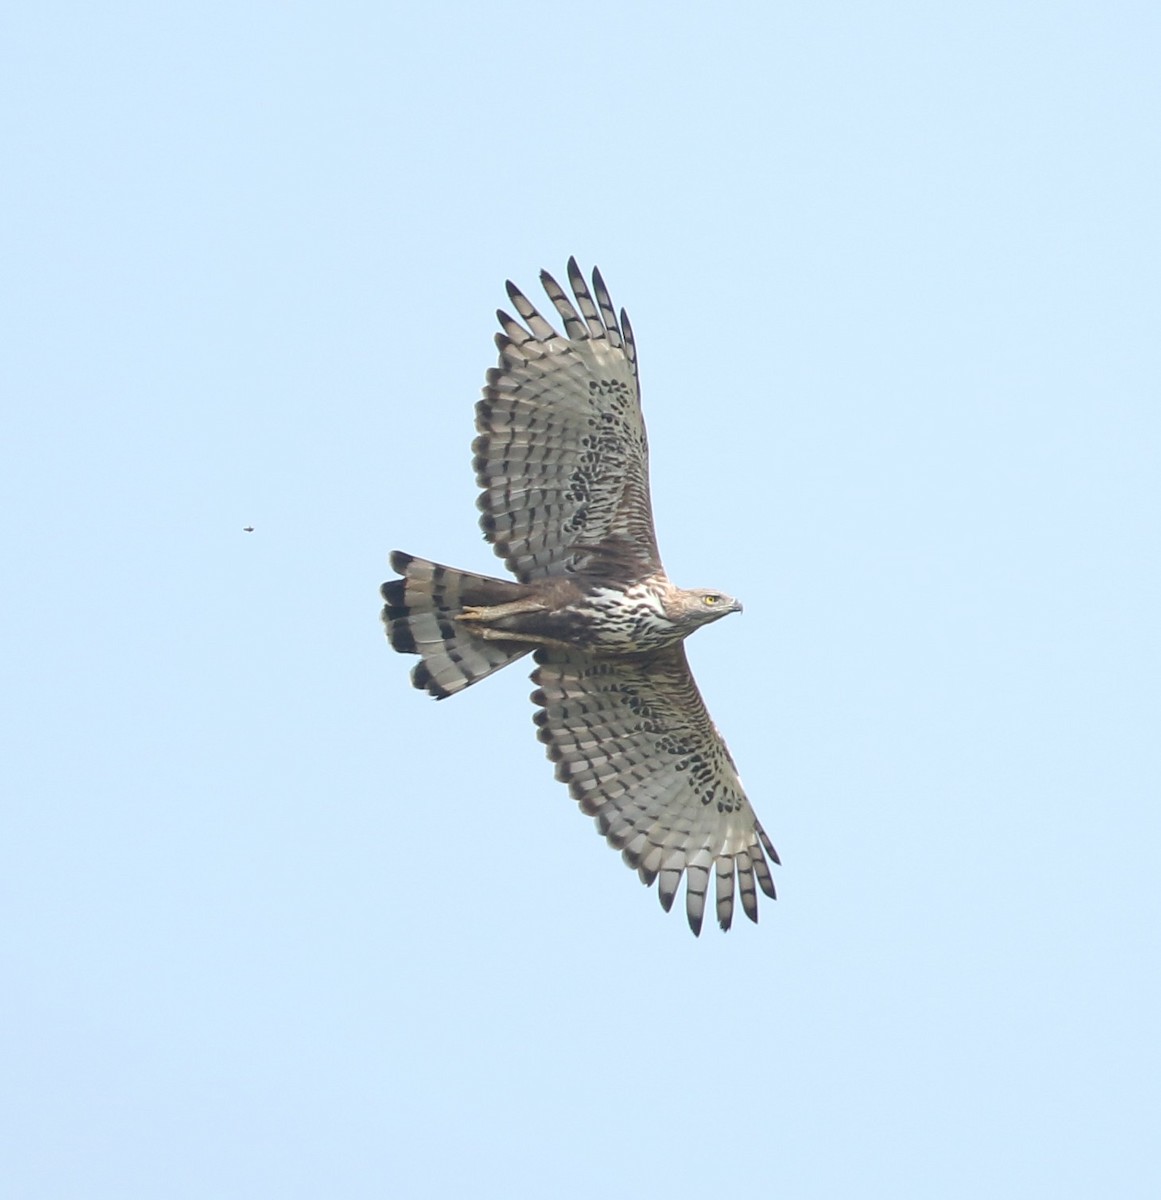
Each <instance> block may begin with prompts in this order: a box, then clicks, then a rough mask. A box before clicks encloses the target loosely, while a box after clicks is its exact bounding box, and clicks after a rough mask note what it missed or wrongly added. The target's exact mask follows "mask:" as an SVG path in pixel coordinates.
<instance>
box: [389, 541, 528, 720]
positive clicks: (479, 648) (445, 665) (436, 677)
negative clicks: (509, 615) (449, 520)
mask: <svg viewBox="0 0 1161 1200" xmlns="http://www.w3.org/2000/svg"><path fill="white" fill-rule="evenodd" d="M391 569H392V570H394V571H398V572H399V574H400V575H401V576H402V577H403V578H402V579H391V580H388V582H387V583H385V584H384V585H383V599H384V600H386V601H387V605H386V607H385V608H384V609H383V623H384V624H385V625H386V626H387V638H388V640H389V641H390V643H391V645H392V647H393V648H394V649H396V650H398V651H399V653H400V654H418V655H420V656H421V661H420V662H419V663H418V664H417V665H416V666H415V667H414V668H413V669H412V672H411V682H412V683H413V684H414V685H415V686H416V687H417V688H420V689H422V690H424V691H427V692H429V693H430V694H431V695H433V696H434V697H435V698H436V699H437V700H443V699H444V698H445V697H447V696H451V695H454V694H455V693H456V692H460V691H463V689H464V688H466V687H469V686H470V685H471V684H473V683H475V682H476V680H478V679H483V678H484V677H485V676H488V675H491V674H492V672H493V671H498V670H499V669H500V668H501V667H506V666H507V665H508V664H509V663H510V662H515V661H516V659H518V658H521V657H523V656H524V655H525V654H527V653H528V652H529V650H531V649H532V647H531V646H529V645H527V644H523V645H522V644H520V643H518V642H497V641H492V640H490V639H485V638H481V637H476V636H475V635H473V634H471V633H469V632H468V631H467V629H465V628H464V627H463V626H462V625H459V624H457V622H456V620H455V617H456V615H457V614H458V613H459V612H460V610H461V609H462V608H463V607H464V605H466V604H485V605H488V604H503V603H506V602H507V601H510V600H516V599H519V598H520V596H522V595H523V594H524V591H525V588H524V586H523V585H522V584H519V583H512V582H509V581H508V580H506V579H492V578H491V577H489V576H487V575H474V574H472V573H471V572H470V571H459V570H457V569H456V568H455V567H443V566H440V565H439V563H433V562H428V561H427V559H424V558H414V557H413V556H412V555H410V554H404V553H403V552H402V551H399V550H396V551H394V552H393V553H392V555H391Z"/></svg>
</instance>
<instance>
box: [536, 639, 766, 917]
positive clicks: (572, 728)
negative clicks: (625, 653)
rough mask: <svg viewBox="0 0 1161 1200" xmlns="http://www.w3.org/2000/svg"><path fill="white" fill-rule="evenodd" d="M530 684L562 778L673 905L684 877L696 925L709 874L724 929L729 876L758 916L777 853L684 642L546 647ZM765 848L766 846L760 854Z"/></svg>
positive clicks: (729, 908) (729, 907)
mask: <svg viewBox="0 0 1161 1200" xmlns="http://www.w3.org/2000/svg"><path fill="white" fill-rule="evenodd" d="M535 657H536V661H537V663H538V664H539V666H538V667H537V669H536V670H535V671H534V672H533V675H532V681H533V683H535V684H536V685H537V690H536V691H535V692H533V694H532V702H533V704H536V705H538V706H539V709H540V711H539V712H537V714H536V718H535V720H536V723H537V725H539V726H540V732H539V734H538V736H539V738H540V740H541V741H542V742H544V743H545V745H546V746H547V747H548V756H549V758H551V759H552V760H553V761H554V762H555V763H556V775H557V778H558V779H560V780H561V781H563V782H564V783H567V784H568V787H569V791H570V792H571V793H572V795H573V797H574V798H575V799H576V800H577V801H579V803H580V806H581V808H582V809H583V810H584V811H585V812H586V813H589V814H590V815H591V816H593V817H594V818H595V819H596V823H597V828H598V829H599V830H600V832H601V833H602V834H604V836H605V837H606V838H607V840H608V842H609V845H611V846H612V847H614V849H617V850H620V851H621V854H622V857H623V858H624V859H625V862H626V863H627V864H628V865H629V866H630V867H633V868H635V869H636V871H637V873H638V874H639V875H640V877H641V880H642V882H643V883H645V884H646V885H648V884H651V883H652V882H653V881H654V880H655V879H656V880H657V881H658V885H657V888H658V895H659V897H660V900H661V905H662V907H663V908H664V909H665V910H666V911H667V912H668V910H669V908H670V907H671V905H672V904H673V898H674V896H675V894H676V892H677V888H678V885H679V884H680V882H681V876H682V873H683V872H684V873H685V875H686V901H685V907H686V916H687V917H688V919H689V925H690V928H691V929H692V930H693V932H694V933H695V934H696V933H700V932H701V925H702V918H703V916H704V913H705V903H706V892H707V890H708V888H709V878H710V872H711V870H712V871H713V872H714V874H715V876H716V908H717V917H718V924H719V925H721V927H722V928H723V929H729V927H730V924H731V921H732V920H733V913H734V877H735V874H736V876H737V880H738V889H739V892H740V895H741V901H742V909H743V911H744V912H745V914H746V916H748V917H749V918H750V920H752V921H757V919H758V897H757V891H756V888H755V882H756V883H757V886H758V887H760V888H761V889H762V891H763V892H765V893H766V895H767V896H770V897H771V898H773V897H774V881H773V879H772V878H771V875H770V867H769V864H768V863H767V861H766V855H767V854H768V855H769V856H770V859H771V861H773V862H775V863H777V862H778V855H777V853H776V852H775V850H774V847H773V845H771V843H770V839H769V838H768V837H767V836H766V833H765V831H764V830H763V829H762V826H761V825H760V824H759V823H758V819H757V817H756V816H755V815H754V810H753V809H752V808H751V807H750V802H749V801H748V800H747V799H746V795H745V792H744V791H743V790H742V783H741V780H740V779H739V778H738V772H737V769H736V768H735V766H734V762H733V759H732V758H731V757H730V752H729V751H728V750H727V749H726V745H725V742H723V741H722V738H721V735H720V734H719V733H718V731H717V729H716V728H715V727H714V724H713V722H712V721H711V720H710V717H709V713H708V712H707V711H706V708H705V704H704V702H703V701H702V698H701V695H700V693H699V692H698V690H697V684H696V683H694V680H693V675H692V674H691V673H690V670H689V663H688V660H687V659H686V656H685V650H684V648H683V647H682V646H674V647H672V648H670V649H667V650H663V651H661V652H659V653H656V654H652V655H649V656H639V657H634V658H617V659H613V658H602V659H597V658H592V657H590V656H587V655H584V654H582V653H579V652H570V651H565V650H555V649H541V650H538V651H537V652H536V656H535ZM763 851H764V852H765V853H763Z"/></svg>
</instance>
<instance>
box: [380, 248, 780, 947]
mask: <svg viewBox="0 0 1161 1200" xmlns="http://www.w3.org/2000/svg"><path fill="white" fill-rule="evenodd" d="M540 279H541V283H542V284H543V285H544V289H545V291H546V292H547V293H548V298H549V300H550V301H551V302H552V306H553V308H555V310H556V312H557V314H558V315H559V317H560V320H561V322H562V323H563V327H564V333H563V335H562V334H560V333H558V332H557V331H556V330H555V329H554V328H553V327H552V325H550V324H549V322H548V321H547V320H545V318H544V317H543V316H541V314H540V313H539V312H538V311H537V310H536V308H535V307H534V306H533V304H532V303H531V301H529V300H528V298H527V297H526V296H525V295H524V293H523V292H521V291H520V290H519V288H517V287H516V286H515V285H514V284H512V283H511V282H510V283H509V284H508V296H509V298H510V299H511V302H512V306H513V307H514V308H515V310H516V313H517V314H518V316H519V320H516V319H514V318H513V317H511V316H509V315H508V313H506V312H504V311H502V310H501V311H499V312H498V313H497V317H498V318H499V321H500V328H501V332H500V333H498V334H497V335H496V345H497V346H498V347H499V351H500V361H499V365H498V366H496V367H493V368H492V369H491V370H489V371H488V374H487V381H486V384H485V387H484V391H483V397H482V399H481V400H480V401H479V403H478V404H477V405H476V429H477V431H478V434H479V436H478V437H477V438H476V440H475V441H474V442H473V443H472V449H473V452H474V454H475V461H474V466H475V470H476V479H477V482H478V484H479V486H480V488H481V489H482V490H481V492H480V497H479V500H478V507H479V508H480V510H481V513H482V516H481V517H480V525H481V526H482V528H483V530H484V536H485V538H486V539H487V540H488V541H489V542H491V543H492V546H493V548H494V549H495V551H496V553H497V554H498V555H499V556H500V557H501V558H502V559H503V560H504V564H505V566H507V568H508V570H509V571H511V572H512V574H513V575H514V576H515V581H512V580H508V579H496V578H492V577H490V576H486V575H477V574H475V573H473V572H470V571H461V570H457V569H456V568H454V567H445V566H441V565H439V564H438V563H434V562H429V561H427V560H426V559H422V558H416V557H414V556H412V555H410V554H404V553H401V552H400V551H395V552H394V553H393V554H392V555H391V567H392V569H393V570H394V571H395V572H396V573H397V574H398V575H399V576H401V578H398V579H392V580H390V581H388V582H387V583H385V584H384V585H383V589H382V593H383V598H384V600H385V601H386V607H385V608H384V609H383V620H384V622H385V624H386V626H387V637H388V638H389V640H390V642H391V645H392V646H393V647H394V648H395V649H396V650H398V651H400V652H401V653H403V654H418V655H419V656H420V662H419V663H418V664H417V665H416V666H415V668H414V669H413V670H412V672H411V679H412V682H413V684H414V685H415V686H416V687H417V688H420V689H423V690H425V691H427V692H429V693H430V694H431V695H432V696H434V697H436V699H439V700H442V699H444V698H446V697H448V696H451V695H454V694H455V693H456V692H459V691H462V690H463V689H464V688H466V687H468V686H470V685H471V684H473V683H476V682H477V681H478V680H480V679H483V678H484V677H485V676H486V675H490V674H492V672H493V671H497V670H499V669H500V668H501V667H504V666H507V665H508V664H509V663H511V662H515V661H516V659H518V658H522V657H523V656H524V655H526V654H528V653H531V654H532V656H533V658H534V660H535V662H536V664H537V665H536V669H535V671H533V673H532V682H533V683H534V684H535V687H536V690H535V691H534V692H533V693H532V703H533V704H534V705H536V707H537V712H536V714H535V717H534V720H535V722H536V725H537V726H538V727H539V729H538V734H537V736H538V737H539V739H540V741H541V742H543V743H544V744H545V746H546V747H547V752H548V757H549V758H550V759H551V760H552V761H553V762H555V764H556V777H557V778H558V779H559V780H561V781H562V782H564V783H567V784H568V788H569V791H570V792H571V793H572V795H573V797H574V798H575V799H576V800H577V801H578V802H579V804H580V807H581V808H582V810H583V811H584V812H586V813H588V814H589V815H590V816H592V817H594V818H595V820H596V824H597V828H598V829H599V830H600V832H601V833H602V834H603V835H604V836H605V838H606V839H607V840H608V842H609V844H610V845H611V846H613V847H614V848H615V849H617V850H620V851H621V854H622V857H623V858H624V860H625V862H626V863H627V864H628V865H629V866H630V867H632V868H634V869H635V870H636V871H637V873H638V874H639V875H640V877H641V879H642V881H643V882H644V883H645V884H647V885H649V884H652V883H653V882H654V881H655V880H656V881H657V888H658V895H659V897H660V899H661V904H662V907H663V908H664V909H665V910H666V911H668V910H669V909H670V907H671V906H672V904H673V900H674V896H675V895H676V892H677V889H678V885H679V884H680V882H681V876H682V874H683V873H684V875H685V877H686V900H685V911H686V916H687V919H688V921H689V925H690V928H691V929H692V930H693V932H694V933H695V934H699V933H700V932H701V926H702V919H703V916H704V913H705V906H706V894H707V892H708V890H709V883H710V876H711V873H712V875H713V876H714V902H715V906H716V913H717V919H718V924H719V925H720V926H721V927H722V929H729V927H730V924H731V921H732V919H733V913H734V881H735V878H736V879H737V886H738V892H739V894H740V897H741V904H742V909H743V911H744V912H745V914H746V915H747V916H748V917H749V918H750V920H752V921H757V919H758V897H757V888H761V889H762V891H763V892H765V893H766V895H767V896H770V897H771V898H773V896H774V894H775V893H774V882H773V879H772V878H771V875H770V866H769V863H768V862H767V858H766V856H767V855H769V857H770V860H771V861H773V862H774V863H777V862H778V855H777V853H776V852H775V850H774V847H773V845H772V844H771V842H770V839H769V838H768V837H767V836H766V833H765V831H764V830H763V829H762V826H761V825H760V824H759V823H758V819H757V817H756V816H755V815H754V810H753V809H752V808H751V807H750V803H749V801H748V800H747V799H746V795H745V792H744V791H743V789H742V783H741V780H740V779H739V778H738V772H737V768H736V767H735V766H734V760H733V759H732V758H731V757H730V753H729V751H728V750H727V749H726V744H725V742H724V741H723V740H722V738H721V735H720V734H719V733H718V731H717V729H716V727H715V726H714V724H713V722H712V721H711V720H710V717H709V714H708V713H707V711H706V708H705V705H704V703H703V702H702V698H701V695H700V693H699V692H698V690H697V685H696V684H695V683H694V680H693V675H692V674H691V673H690V669H689V663H688V662H687V660H686V656H685V649H684V647H683V645H682V643H683V641H684V639H685V638H687V637H688V636H689V635H690V634H691V633H693V631H694V630H695V629H699V628H700V627H701V626H702V625H707V624H709V623H710V622H711V621H716V620H718V619H719V618H721V617H724V616H726V615H727V614H728V613H733V612H741V611H742V606H741V604H739V603H738V602H737V601H736V600H734V599H732V598H731V597H730V596H727V595H726V594H725V593H724V592H719V591H713V590H710V589H706V588H693V589H684V588H678V587H675V586H674V585H673V584H672V583H670V581H669V579H668V577H667V576H666V574H665V570H664V568H663V567H662V565H661V557H660V555H659V554H658V550H657V539H656V536H655V534H654V529H653V513H652V510H651V507H650V500H649V464H648V449H647V445H646V439H645V425H644V421H643V419H642V416H641V400H640V391H639V387H638V379H637V350H636V346H635V344H634V342H633V331H632V329H631V328H630V325H629V318H628V317H627V316H626V314H625V311H624V309H622V310H621V313H620V317H619V319H618V316H617V313H616V311H615V310H614V308H613V305H612V302H611V301H610V299H609V293H608V290H607V289H606V287H605V284H604V280H603V279H602V278H601V275H600V272H599V271H596V270H594V271H593V275H592V289H591V290H590V289H589V286H588V284H587V282H586V281H585V278H584V276H583V275H582V274H581V271H580V269H579V268H578V267H577V264H576V260H575V259H570V260H569V263H568V281H569V285H570V287H571V289H572V297H571V298H570V297H569V296H568V295H567V294H566V293H565V291H564V289H563V288H561V286H560V285H559V284H558V283H557V282H556V280H555V279H553V278H552V276H551V275H549V274H548V273H547V272H542V273H541V276H540Z"/></svg>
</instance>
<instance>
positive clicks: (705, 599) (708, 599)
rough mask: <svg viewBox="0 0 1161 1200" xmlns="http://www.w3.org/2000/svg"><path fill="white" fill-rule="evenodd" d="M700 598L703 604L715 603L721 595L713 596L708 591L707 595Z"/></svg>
mask: <svg viewBox="0 0 1161 1200" xmlns="http://www.w3.org/2000/svg"><path fill="white" fill-rule="evenodd" d="M701 599H702V603H703V604H717V602H718V601H719V600H720V599H721V596H715V595H714V594H713V592H709V593H708V594H707V595H705V596H702V598H701Z"/></svg>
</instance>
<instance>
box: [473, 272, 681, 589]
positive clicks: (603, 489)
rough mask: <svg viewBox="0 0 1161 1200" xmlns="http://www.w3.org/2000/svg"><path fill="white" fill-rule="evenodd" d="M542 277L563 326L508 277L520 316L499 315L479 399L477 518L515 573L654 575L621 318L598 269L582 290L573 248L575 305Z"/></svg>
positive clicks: (644, 468) (634, 390)
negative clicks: (493, 358) (491, 362)
mask: <svg viewBox="0 0 1161 1200" xmlns="http://www.w3.org/2000/svg"><path fill="white" fill-rule="evenodd" d="M540 278H541V282H542V283H543V284H544V289H545V291H546V292H547V293H548V297H549V299H550V300H551V301H552V304H553V306H554V307H555V309H556V311H557V313H558V314H559V316H560V318H561V320H562V322H563V324H564V330H565V334H564V336H561V335H560V334H559V333H557V331H556V330H555V329H554V328H553V327H552V326H551V325H550V324H549V323H548V321H546V320H545V319H544V317H542V316H541V314H540V313H539V312H538V311H537V310H536V308H535V306H534V305H533V304H532V303H531V301H529V300H528V298H527V297H526V296H525V295H524V294H523V293H522V292H521V291H520V290H519V289H518V288H517V287H516V286H515V285H514V284H512V283H509V284H508V295H509V297H510V298H511V300H512V304H513V305H514V307H515V309H516V312H517V314H518V315H519V317H520V321H517V320H515V319H514V318H513V317H511V316H509V315H508V314H507V313H505V312H499V313H497V316H498V317H499V320H500V325H501V327H502V329H503V332H502V333H499V334H497V335H496V345H497V346H498V347H499V350H500V365H499V366H498V367H494V368H492V369H491V370H490V371H489V372H488V376H487V384H486V386H485V388H484V393H483V397H482V399H481V400H480V401H479V403H478V404H477V405H476V429H477V430H478V432H479V436H478V437H477V438H476V440H475V442H473V444H472V450H473V452H474V454H475V460H474V465H475V470H476V480H477V482H478V483H479V486H480V488H481V489H482V491H481V493H480V497H479V501H478V504H479V508H480V510H481V512H482V514H483V515H482V516H481V518H480V525H481V526H482V528H483V530H484V534H485V536H486V537H487V539H488V540H489V541H490V542H492V543H493V545H494V547H495V550H496V553H497V554H499V555H500V557H501V558H503V559H504V561H505V563H506V565H507V566H508V569H509V570H510V571H512V572H513V574H514V575H515V576H516V578H517V579H519V580H520V581H521V582H523V583H528V582H531V581H533V580H535V579H538V578H543V577H545V576H550V575H559V574H562V573H564V572H566V571H569V572H571V571H579V572H582V573H585V572H587V573H589V574H592V575H598V576H601V577H604V578H609V579H612V578H618V579H637V578H642V577H644V576H646V575H651V574H653V573H654V572H656V571H658V570H659V569H660V566H661V564H660V560H659V556H658V553H657V543H656V539H655V535H654V532H653V514H652V512H651V510H650V505H649V468H648V448H647V444H646V438H645V425H644V422H643V420H642V417H641V402H640V394H639V390H638V381H637V355H636V349H635V347H634V344H633V331H632V329H631V328H630V326H629V320H628V317H627V316H626V315H625V312H624V310H622V311H621V316H620V320H618V318H617V315H616V313H615V311H614V309H613V304H612V301H611V300H610V299H609V293H608V291H607V289H606V288H605V284H604V281H603V280H602V279H601V276H600V272H598V271H594V272H593V288H592V291H591V292H590V290H589V288H588V285H587V284H586V283H585V279H584V276H583V275H582V274H581V272H580V269H579V267H578V266H577V263H576V259H575V258H573V259H569V263H568V279H569V284H570V286H571V287H572V291H573V296H574V298H575V304H574V302H573V300H570V299H569V298H568V296H566V294H565V292H564V290H563V289H562V288H561V287H560V285H559V284H558V283H557V282H556V280H555V279H553V278H552V276H551V275H549V274H548V273H547V272H542V273H541V277H540ZM594 297H595V299H594ZM521 321H522V322H523V324H521Z"/></svg>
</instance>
